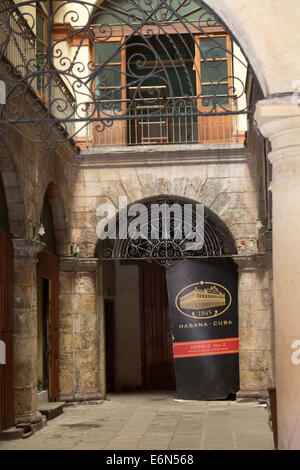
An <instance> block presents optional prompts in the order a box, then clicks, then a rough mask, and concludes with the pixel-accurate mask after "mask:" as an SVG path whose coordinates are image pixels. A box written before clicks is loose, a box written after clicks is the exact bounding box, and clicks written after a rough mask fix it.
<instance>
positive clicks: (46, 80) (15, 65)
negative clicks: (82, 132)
mask: <svg viewBox="0 0 300 470" xmlns="http://www.w3.org/2000/svg"><path fill="white" fill-rule="evenodd" d="M1 8H2V13H1V16H0V58H3V59H4V60H5V61H6V62H8V64H9V66H10V68H11V71H12V72H13V73H14V75H15V77H16V78H17V79H12V80H10V81H9V82H8V84H7V88H8V90H11V87H14V88H15V90H14V92H13V93H12V99H14V98H13V97H14V95H15V96H18V90H17V86H18V85H19V86H20V85H23V83H25V84H26V88H28V89H29V90H30V91H32V92H33V93H34V95H35V96H36V97H38V99H39V100H40V102H41V103H42V104H43V105H44V106H45V107H46V109H48V111H50V114H51V116H52V117H54V118H56V119H58V120H64V119H66V118H68V117H69V116H72V115H74V109H75V108H76V101H75V98H74V97H73V95H72V93H71V91H70V90H69V87H68V85H67V84H66V83H65V81H64V80H63V79H62V78H61V76H60V74H59V71H58V70H56V69H55V67H54V65H53V64H51V70H49V69H48V68H47V65H46V64H47V59H46V54H44V53H43V52H41V44H40V41H39V39H38V38H37V37H36V35H35V34H34V32H33V31H32V29H31V28H30V26H29V24H28V23H27V21H26V19H25V17H24V16H23V15H22V13H21V12H20V10H19V9H18V8H17V7H16V5H15V3H14V2H13V1H12V0H3V1H2V3H1ZM5 8H10V9H9V10H5ZM6 75H7V74H6ZM19 96H20V95H19ZM62 103H63V105H62ZM27 118H28V116H27ZM65 130H66V131H67V133H68V135H69V136H73V135H74V132H75V125H74V122H67V123H66V124H65Z"/></svg>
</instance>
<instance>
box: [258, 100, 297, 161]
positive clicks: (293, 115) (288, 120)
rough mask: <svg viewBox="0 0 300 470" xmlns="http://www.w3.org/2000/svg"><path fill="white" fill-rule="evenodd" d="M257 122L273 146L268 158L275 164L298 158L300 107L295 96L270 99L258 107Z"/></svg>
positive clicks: (259, 103)
mask: <svg viewBox="0 0 300 470" xmlns="http://www.w3.org/2000/svg"><path fill="white" fill-rule="evenodd" d="M254 118H255V121H256V123H257V127H258V129H259V130H260V132H261V133H262V134H263V135H264V136H265V137H267V138H268V139H269V140H270V142H271V144H272V152H270V153H269V155H268V157H269V159H270V161H271V163H273V162H274V161H278V160H281V159H284V158H289V157H298V158H299V148H300V105H299V104H297V103H296V100H295V99H293V95H288V96H278V97H270V98H268V99H265V100H261V101H259V102H258V103H257V105H256V111H255V116H254Z"/></svg>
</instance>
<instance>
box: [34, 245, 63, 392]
mask: <svg viewBox="0 0 300 470" xmlns="http://www.w3.org/2000/svg"><path fill="white" fill-rule="evenodd" d="M37 274H38V279H37V287H38V299H37V300H38V304H37V307H38V309H37V310H38V311H37V332H38V384H39V390H40V391H42V390H47V391H48V400H49V401H58V400H59V357H58V347H59V341H58V260H57V256H56V255H55V254H54V253H51V252H50V251H48V250H45V251H43V252H41V253H39V255H38V271H37Z"/></svg>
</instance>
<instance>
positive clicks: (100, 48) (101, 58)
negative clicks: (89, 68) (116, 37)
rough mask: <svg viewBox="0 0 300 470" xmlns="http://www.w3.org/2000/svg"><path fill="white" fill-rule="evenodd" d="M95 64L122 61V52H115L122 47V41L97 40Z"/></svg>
mask: <svg viewBox="0 0 300 470" xmlns="http://www.w3.org/2000/svg"><path fill="white" fill-rule="evenodd" d="M94 45H95V64H102V63H103V62H106V61H107V60H109V62H112V63H114V62H121V52H120V51H119V52H118V53H115V52H116V50H117V49H118V48H119V47H120V42H119V41H118V42H96V43H95V44H94Z"/></svg>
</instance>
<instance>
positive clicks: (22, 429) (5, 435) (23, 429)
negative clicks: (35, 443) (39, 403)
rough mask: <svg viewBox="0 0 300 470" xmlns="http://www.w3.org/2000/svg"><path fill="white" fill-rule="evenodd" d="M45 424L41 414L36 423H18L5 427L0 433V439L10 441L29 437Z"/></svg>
mask: <svg viewBox="0 0 300 470" xmlns="http://www.w3.org/2000/svg"><path fill="white" fill-rule="evenodd" d="M46 424H47V418H46V416H43V415H41V420H40V421H39V422H37V423H24V422H22V423H20V424H17V425H16V426H15V427H13V428H9V429H5V430H4V431H2V432H1V433H0V440H2V441H12V440H15V439H22V438H25V437H30V436H31V435H32V434H34V433H35V432H37V431H39V430H40V429H42V428H43V427H44V426H46Z"/></svg>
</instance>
